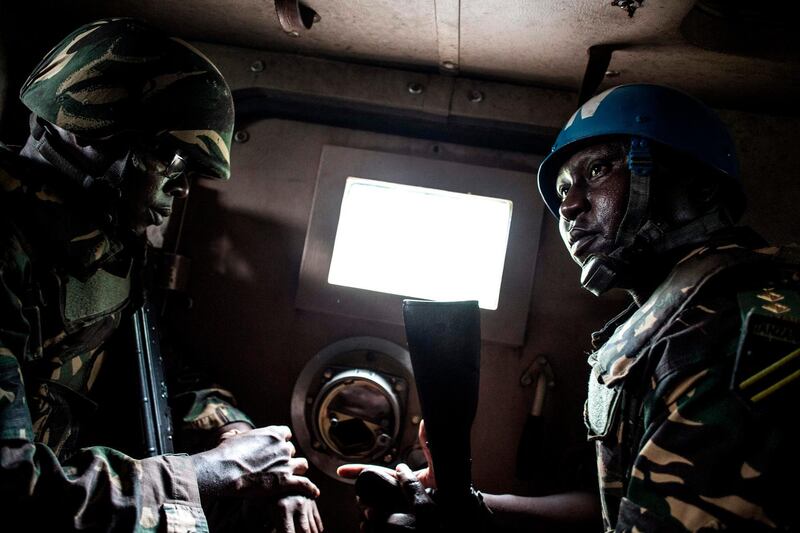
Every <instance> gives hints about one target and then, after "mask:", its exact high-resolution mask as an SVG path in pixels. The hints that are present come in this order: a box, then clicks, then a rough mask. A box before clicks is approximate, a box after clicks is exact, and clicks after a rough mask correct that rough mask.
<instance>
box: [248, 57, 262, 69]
mask: <svg viewBox="0 0 800 533" xmlns="http://www.w3.org/2000/svg"><path fill="white" fill-rule="evenodd" d="M250 70H251V71H252V72H262V71H263V70H264V62H263V61H261V60H260V59H259V60H258V61H253V63H252V64H251V65H250Z"/></svg>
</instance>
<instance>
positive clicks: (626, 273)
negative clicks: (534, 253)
mask: <svg viewBox="0 0 800 533" xmlns="http://www.w3.org/2000/svg"><path fill="white" fill-rule="evenodd" d="M628 168H629V169H630V174H631V177H630V189H629V193H628V206H627V209H626V211H625V216H624V217H623V219H622V222H621V223H620V227H619V230H618V231H617V236H616V239H615V244H616V248H615V249H614V251H612V252H611V253H610V254H592V255H590V256H589V257H588V258H587V259H586V261H585V262H584V263H583V265H582V267H581V285H582V286H583V287H584V288H585V289H587V290H588V291H589V292H591V293H592V294H594V295H595V296H599V295H601V294H603V293H604V292H606V291H608V290H609V289H612V288H615V287H631V286H632V285H633V282H635V280H636V277H637V272H638V269H639V268H640V267H641V266H642V264H643V261H644V260H647V259H648V258H651V259H652V258H656V257H658V256H661V255H663V254H666V253H667V252H670V251H672V250H675V249H677V248H680V247H683V246H687V245H691V244H693V243H698V242H702V241H704V240H706V239H707V236H708V235H710V234H712V233H714V232H716V231H718V230H721V229H724V228H728V227H730V226H732V225H733V221H732V220H731V219H730V218H729V217H728V215H727V213H726V212H725V211H724V210H720V209H714V210H713V211H710V212H709V213H706V214H704V215H702V216H700V217H698V218H696V219H694V220H692V221H690V222H688V223H686V224H684V225H682V226H679V227H676V228H668V227H666V225H665V224H664V223H659V222H657V221H654V220H653V219H652V218H649V217H650V209H649V207H650V195H651V177H652V174H653V158H652V155H651V152H650V146H649V142H648V140H647V139H644V138H641V137H634V138H632V139H631V148H630V151H629V152H628Z"/></svg>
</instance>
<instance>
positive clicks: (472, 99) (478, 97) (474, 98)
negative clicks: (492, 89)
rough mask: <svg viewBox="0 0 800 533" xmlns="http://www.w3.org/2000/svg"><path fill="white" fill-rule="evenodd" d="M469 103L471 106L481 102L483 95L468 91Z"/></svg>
mask: <svg viewBox="0 0 800 533" xmlns="http://www.w3.org/2000/svg"><path fill="white" fill-rule="evenodd" d="M469 101H470V102H472V103H473V104H477V103H480V102H483V93H482V92H481V91H470V92H469Z"/></svg>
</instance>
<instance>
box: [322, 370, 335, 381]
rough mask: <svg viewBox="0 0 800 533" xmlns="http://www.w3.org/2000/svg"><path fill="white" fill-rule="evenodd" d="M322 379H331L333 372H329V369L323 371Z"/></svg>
mask: <svg viewBox="0 0 800 533" xmlns="http://www.w3.org/2000/svg"><path fill="white" fill-rule="evenodd" d="M322 377H324V378H325V379H331V378H332V377H333V370H331V369H330V368H329V369H327V370H325V372H323V373H322Z"/></svg>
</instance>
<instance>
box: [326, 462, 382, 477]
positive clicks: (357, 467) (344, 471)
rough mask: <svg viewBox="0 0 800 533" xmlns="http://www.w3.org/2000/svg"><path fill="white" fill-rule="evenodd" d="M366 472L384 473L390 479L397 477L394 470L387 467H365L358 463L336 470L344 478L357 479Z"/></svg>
mask: <svg viewBox="0 0 800 533" xmlns="http://www.w3.org/2000/svg"><path fill="white" fill-rule="evenodd" d="M364 470H373V471H375V472H378V473H382V474H385V475H387V476H390V477H395V473H394V470H392V469H391V468H386V467H385V466H377V465H365V464H358V463H351V464H346V465H342V466H340V467H339V468H337V469H336V473H337V474H339V475H340V476H341V477H343V478H347V479H355V478H357V477H358V475H359V474H360V473H361V472H363V471H364Z"/></svg>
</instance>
